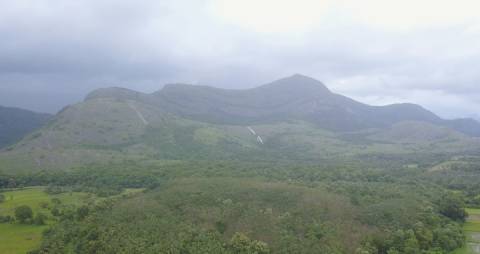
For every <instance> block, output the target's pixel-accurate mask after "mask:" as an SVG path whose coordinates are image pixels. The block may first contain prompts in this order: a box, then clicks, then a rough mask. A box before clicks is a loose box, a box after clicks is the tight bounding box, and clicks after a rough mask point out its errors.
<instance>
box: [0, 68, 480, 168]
mask: <svg viewBox="0 0 480 254" xmlns="http://www.w3.org/2000/svg"><path fill="white" fill-rule="evenodd" d="M479 136H480V124H479V123H478V122H477V121H475V120H472V119H458V120H445V119H441V118H440V117H438V116H437V115H435V114H434V113H432V112H430V111H428V110H426V109H424V108H422V107H421V106H419V105H415V104H393V105H387V106H370V105H366V104H363V103H360V102H357V101H355V100H353V99H350V98H348V97H345V96H342V95H339V94H335V93H333V92H331V91H330V90H329V89H328V88H327V87H326V86H325V85H324V84H322V83H321V82H319V81H317V80H315V79H312V78H309V77H306V76H303V75H298V74H297V75H293V76H290V77H287V78H283V79H280V80H277V81H274V82H272V83H269V84H266V85H263V86H259V87H257V88H253V89H246V90H227V89H219V88H214V87H208V86H198V85H187V84H170V85H166V86H165V87H164V88H163V89H161V90H160V91H158V92H154V93H151V94H145V93H140V92H137V91H132V90H128V89H124V88H104V89H99V90H95V91H93V92H91V93H90V94H89V95H88V96H87V97H86V99H85V100H84V101H83V102H81V103H78V104H75V105H72V106H68V107H66V108H65V109H64V110H62V111H61V112H59V113H58V114H57V115H56V116H55V117H54V118H53V119H52V120H51V121H50V122H49V123H48V124H47V125H46V126H45V127H43V128H41V129H39V130H38V131H36V132H35V133H32V134H30V135H28V136H27V137H25V138H24V139H23V140H22V141H20V142H18V143H17V144H15V145H14V146H11V147H9V148H8V149H5V150H4V151H3V152H1V153H0V165H1V166H0V170H3V171H6V172H11V171H18V170H39V169H57V170H58V169H65V168H68V167H71V166H75V165H83V164H86V163H96V162H101V163H108V162H112V161H121V160H185V159H222V160H223V159H229V160H230V159H240V160H273V161H275V160H287V161H295V160H302V161H316V162H318V161H324V160H339V159H342V160H349V159H362V160H369V158H372V157H385V158H392V156H393V157H395V156H397V155H398V156H401V157H402V158H409V157H408V156H411V158H412V161H418V160H421V159H419V158H422V159H423V158H428V157H429V156H456V155H459V154H475V153H477V151H479V148H480V139H479V138H478V137H479ZM406 155H408V156H407V157H406ZM15 161H16V162H17V163H14V162H15ZM19 161H21V162H22V163H18V162H19ZM412 161H408V162H406V163H412Z"/></svg>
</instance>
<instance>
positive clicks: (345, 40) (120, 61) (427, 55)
mask: <svg viewBox="0 0 480 254" xmlns="http://www.w3.org/2000/svg"><path fill="white" fill-rule="evenodd" d="M478 10H480V1H478V0H455V1H454V0H398V1H394V0H392V1H388V0H284V1H282V0H190V1H189V0H144V1H142V0H132V1H121V0H81V1H74V0H14V1H13V0H0V105H5V106H18V107H23V108H28V109H33V110H37V111H44V112H56V111H57V110H59V109H60V108H62V107H63V106H65V105H67V104H71V103H75V102H78V101H80V100H82V98H83V97H84V96H85V95H86V94H87V93H88V92H89V91H91V90H92V89H95V88H99V87H108V86H122V87H127V88H132V89H135V90H139V91H144V92H153V91H155V90H158V89H160V88H161V87H162V86H163V85H164V84H165V83H175V82H182V83H192V84H203V85H211V86H217V87H223V88H250V87H254V86H258V85H261V84H264V83H267V82H270V81H273V80H275V79H278V78H281V77H284V76H289V75H291V74H294V73H301V74H305V75H308V76H311V77H314V78H316V79H318V80H321V81H322V82H324V83H325V84H326V85H327V86H328V87H329V88H330V89H331V90H333V91H334V92H337V93H341V94H344V95H347V96H350V97H353V98H355V99H357V100H359V101H362V102H365V103H369V104H375V105H384V104H388V103H396V102H414V103H418V104H421V105H423V106H425V107H426V108H428V109H430V110H432V111H434V112H435V113H437V114H439V115H441V116H443V117H446V118H453V117H465V116H473V117H477V118H478V116H479V115H480V15H479V14H478Z"/></svg>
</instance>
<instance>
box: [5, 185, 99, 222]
mask: <svg viewBox="0 0 480 254" xmlns="http://www.w3.org/2000/svg"><path fill="white" fill-rule="evenodd" d="M44 190H45V187H30V188H25V189H19V190H14V191H7V192H2V194H3V195H4V196H5V202H4V203H1V204H0V215H12V216H13V215H14V211H15V208H16V207H18V206H21V205H28V206H30V207H31V208H32V210H33V212H34V213H37V212H42V213H49V210H48V209H46V208H42V207H41V204H42V203H45V202H46V203H48V204H51V200H52V199H53V198H58V199H59V200H60V201H61V202H62V204H65V205H75V206H76V205H80V204H82V203H83V202H85V201H86V200H88V199H89V198H92V195H89V194H86V193H80V192H71V193H62V194H56V195H49V194H47V193H45V191H44Z"/></svg>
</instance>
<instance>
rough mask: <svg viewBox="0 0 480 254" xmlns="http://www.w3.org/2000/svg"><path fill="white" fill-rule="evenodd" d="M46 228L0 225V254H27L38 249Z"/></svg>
mask: <svg viewBox="0 0 480 254" xmlns="http://www.w3.org/2000/svg"><path fill="white" fill-rule="evenodd" d="M46 228H48V226H35V225H19V224H8V223H6V224H5V223H4V224H0V253H2V254H17V253H18V254H20V253H23V254H24V253H27V252H28V251H30V250H33V249H35V248H37V247H38V245H39V244H40V241H41V237H42V231H43V230H45V229H46Z"/></svg>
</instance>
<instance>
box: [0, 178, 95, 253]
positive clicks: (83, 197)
mask: <svg viewBox="0 0 480 254" xmlns="http://www.w3.org/2000/svg"><path fill="white" fill-rule="evenodd" d="M44 190H45V187H31V188H25V189H19V190H13V191H7V192H3V193H2V194H3V195H4V196H5V202H3V203H1V204H0V215H3V216H6V215H10V216H13V215H14V211H15V208H16V207H18V206H21V205H28V206H30V207H31V208H32V210H33V213H34V214H37V213H38V212H41V213H43V214H45V215H47V216H48V219H47V221H46V223H47V225H44V226H38V225H22V224H18V223H0V253H2V254H17V253H26V252H27V251H29V250H32V249H35V248H36V247H38V245H39V244H40V241H41V236H42V231H44V230H45V229H47V228H48V227H49V226H48V225H49V224H53V223H55V220H54V219H53V217H52V216H51V213H50V211H49V210H48V208H45V207H42V203H43V204H44V205H45V204H48V206H50V205H51V204H52V202H51V200H52V199H53V198H58V199H59V200H60V201H61V202H62V204H65V205H74V206H77V205H80V204H82V203H83V202H86V201H87V200H88V199H89V197H90V196H91V195H89V194H86V193H79V192H73V193H62V194H56V195H49V194H47V193H45V191H44Z"/></svg>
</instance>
